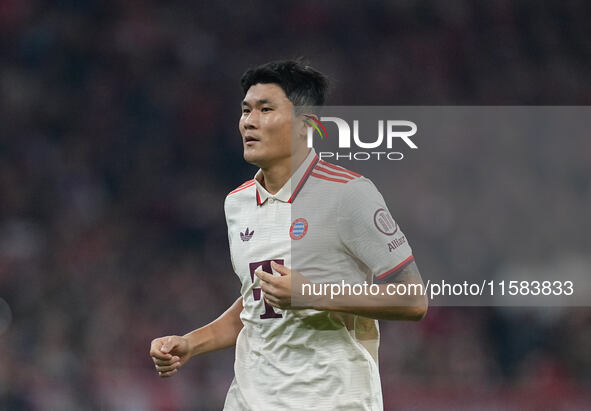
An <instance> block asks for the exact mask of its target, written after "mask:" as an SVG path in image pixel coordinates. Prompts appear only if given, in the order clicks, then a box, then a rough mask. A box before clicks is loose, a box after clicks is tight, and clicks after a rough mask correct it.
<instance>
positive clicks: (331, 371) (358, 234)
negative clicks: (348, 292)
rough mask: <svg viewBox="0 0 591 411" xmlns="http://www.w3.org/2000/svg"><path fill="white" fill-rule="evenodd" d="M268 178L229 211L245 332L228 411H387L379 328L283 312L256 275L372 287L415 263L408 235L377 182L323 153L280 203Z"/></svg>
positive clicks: (357, 320)
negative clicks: (293, 274) (284, 272)
mask: <svg viewBox="0 0 591 411" xmlns="http://www.w3.org/2000/svg"><path fill="white" fill-rule="evenodd" d="M261 178H262V174H261V171H260V170H259V172H258V173H257V174H256V176H255V178H254V179H253V180H250V181H247V182H246V183H244V184H243V185H241V186H240V187H238V188H236V189H235V190H234V191H232V192H231V193H230V194H229V195H228V197H227V198H226V202H225V212H226V221H227V224H228V237H229V242H230V253H231V258H232V265H233V267H234V271H235V272H236V274H237V275H238V277H239V278H240V281H241V283H242V288H241V293H242V298H243V305H244V309H243V311H242V313H241V315H240V317H241V319H242V322H243V323H244V328H243V329H242V331H241V332H240V334H239V335H238V339H237V341H236V359H235V365H234V371H235V378H234V380H233V381H232V385H231V386H230V389H229V391H228V395H227V397H226V403H225V406H224V409H225V410H228V411H244V410H252V411H264V410H273V411H276V410H298V411H300V410H356V411H358V410H371V411H374V410H382V409H383V406H382V392H381V383H380V377H379V372H378V365H377V347H378V344H379V331H378V328H377V321H375V320H370V319H367V318H363V317H357V316H354V315H347V314H340V313H335V312H332V313H331V312H328V311H317V310H312V309H306V310H280V309H277V308H273V307H272V306H270V305H267V304H266V303H265V301H264V299H263V298H262V295H261V294H262V292H261V289H260V283H259V279H258V277H256V275H255V274H254V273H255V271H256V270H257V269H258V268H259V267H262V269H263V270H264V271H267V272H272V269H271V261H276V262H278V263H280V264H284V265H285V266H287V267H290V268H292V269H294V270H297V271H299V272H300V273H301V274H303V275H304V276H306V277H307V278H308V279H310V280H311V281H312V282H321V283H326V282H340V281H341V280H345V282H348V283H361V282H363V281H367V282H368V283H371V282H372V280H374V279H375V278H380V279H383V278H386V277H388V276H391V275H395V274H396V273H397V272H398V271H400V270H401V269H402V268H403V267H404V266H406V265H407V264H408V263H410V262H411V261H412V260H413V256H412V251H411V248H410V246H409V244H408V242H407V241H406V238H405V236H404V234H403V233H402V231H401V230H400V228H399V226H398V225H397V224H396V222H395V221H394V220H393V219H392V217H391V215H390V213H389V212H388V208H387V207H386V205H385V203H384V199H383V198H382V196H381V194H380V193H379V192H378V190H377V189H376V188H375V186H374V185H373V183H371V181H370V180H368V179H367V178H365V177H362V176H360V175H358V174H356V173H354V172H352V171H349V170H346V169H344V168H342V167H339V166H336V165H333V164H329V163H327V162H324V161H319V159H318V156H317V155H316V153H315V152H314V150H311V151H310V153H309V154H308V156H307V157H306V159H305V161H304V162H303V163H302V164H301V165H300V166H299V168H298V169H297V171H296V172H295V173H294V174H293V175H292V177H291V179H290V180H289V181H288V182H287V183H286V184H285V186H284V187H282V188H281V190H279V191H278V192H277V193H276V194H275V195H271V194H270V193H268V192H267V191H266V190H265V189H264V188H263V186H262V185H261V183H260V180H261ZM275 274H277V273H275Z"/></svg>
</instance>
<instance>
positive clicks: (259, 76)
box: [240, 60, 328, 106]
mask: <svg viewBox="0 0 591 411" xmlns="http://www.w3.org/2000/svg"><path fill="white" fill-rule="evenodd" d="M259 83H262V84H277V85H278V86H280V87H281V88H282V89H283V91H284V92H285V95H286V96H287V98H288V99H289V101H291V103H292V104H293V105H294V106H321V105H323V104H324V99H325V95H326V91H327V89H328V79H327V78H326V76H325V75H324V74H322V73H321V72H319V71H318V70H316V69H314V68H312V67H310V66H308V65H305V64H303V63H302V62H300V61H295V60H282V61H272V62H270V63H265V64H262V65H260V66H258V67H255V68H251V69H248V70H247V71H246V72H245V73H244V74H243V75H242V78H241V79H240V84H241V85H242V91H243V92H244V95H246V93H247V91H248V89H249V88H250V87H251V86H254V85H255V84H259Z"/></svg>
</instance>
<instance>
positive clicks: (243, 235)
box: [240, 227, 254, 241]
mask: <svg viewBox="0 0 591 411" xmlns="http://www.w3.org/2000/svg"><path fill="white" fill-rule="evenodd" d="M253 234H254V230H252V231H251V232H248V227H246V230H245V231H244V232H243V233H242V232H241V233H240V239H241V240H242V241H250V239H251V238H252V236H253Z"/></svg>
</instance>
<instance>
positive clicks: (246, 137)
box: [244, 136, 259, 144]
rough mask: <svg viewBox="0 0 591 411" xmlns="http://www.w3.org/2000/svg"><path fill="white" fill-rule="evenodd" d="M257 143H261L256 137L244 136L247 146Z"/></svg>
mask: <svg viewBox="0 0 591 411" xmlns="http://www.w3.org/2000/svg"><path fill="white" fill-rule="evenodd" d="M257 141H259V139H258V138H256V137H253V136H244V142H245V143H246V144H249V143H250V144H253V143H255V142H257Z"/></svg>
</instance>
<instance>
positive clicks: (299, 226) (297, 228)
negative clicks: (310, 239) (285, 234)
mask: <svg viewBox="0 0 591 411" xmlns="http://www.w3.org/2000/svg"><path fill="white" fill-rule="evenodd" d="M307 232H308V221H306V219H305V218H298V219H296V220H294V222H293V223H291V227H289V236H290V237H291V239H292V240H299V239H301V238H302V237H303V236H305V235H306V233H307Z"/></svg>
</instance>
